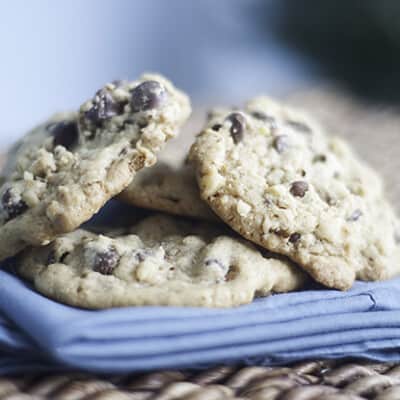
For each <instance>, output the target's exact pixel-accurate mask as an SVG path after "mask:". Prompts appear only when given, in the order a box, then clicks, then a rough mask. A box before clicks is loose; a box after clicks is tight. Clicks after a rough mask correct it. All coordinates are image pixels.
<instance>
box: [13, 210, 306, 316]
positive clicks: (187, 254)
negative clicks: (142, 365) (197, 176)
mask: <svg viewBox="0 0 400 400" xmlns="http://www.w3.org/2000/svg"><path fill="white" fill-rule="evenodd" d="M16 265H17V271H18V273H19V274H20V275H22V276H23V277H25V278H27V279H29V280H31V281H33V283H34V286H35V288H36V289H37V290H38V291H40V292H41V293H43V294H45V295H46V296H48V297H50V298H53V299H56V300H58V301H61V302H64V303H67V304H71V305H75V306H79V307H86V308H109V307H122V306H132V305H175V306H205V307H230V306H236V305H240V304H245V303H249V302H251V301H252V299H253V298H254V296H255V295H258V296H265V295H267V294H269V293H271V292H287V291H291V290H295V289H298V288H300V287H301V286H302V284H303V283H304V281H305V276H304V274H303V273H302V272H301V270H300V269H298V268H296V267H294V266H293V265H292V264H291V262H290V261H287V260H283V259H278V258H273V256H267V255H264V256H263V255H262V253H261V251H260V250H259V249H257V248H256V247H255V246H254V245H253V244H251V243H249V242H247V241H245V240H243V239H241V238H237V237H234V236H231V235H229V233H228V234H227V232H226V231H225V230H223V229H222V228H220V227H217V226H214V225H211V224H208V223H201V222H193V221H189V220H183V219H177V218H172V217H168V216H165V215H155V216H151V217H148V218H145V219H144V220H142V221H140V222H138V223H137V224H135V225H133V226H132V227H130V228H129V229H126V228H124V230H122V231H119V232H116V231H114V232H112V231H111V232H109V233H107V234H94V233H91V232H89V231H85V230H77V231H75V232H71V233H68V234H65V235H62V236H60V237H58V238H57V239H56V240H55V241H54V242H53V243H51V244H49V245H47V246H44V247H40V248H30V249H27V250H25V251H24V252H22V254H21V255H20V256H19V257H18V259H17V261H16Z"/></svg>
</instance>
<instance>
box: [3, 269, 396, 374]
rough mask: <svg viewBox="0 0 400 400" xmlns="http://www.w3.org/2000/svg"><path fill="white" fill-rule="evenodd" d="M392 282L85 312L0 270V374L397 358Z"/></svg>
mask: <svg viewBox="0 0 400 400" xmlns="http://www.w3.org/2000/svg"><path fill="white" fill-rule="evenodd" d="M399 346H400V279H395V280H391V281H387V282H380V283H359V282H357V283H356V284H355V285H354V288H353V289H352V290H350V291H348V292H339V291H335V290H309V291H304V292H297V293H289V294H279V295H274V296H270V297H267V298H263V299H257V300H255V301H254V302H253V303H252V304H249V305H246V306H241V307H237V308H232V309H204V308H178V307H130V308H120V309H112V310H105V311H87V310H82V309H77V308H72V307H68V306H65V305H62V304H59V303H56V302H54V301H52V300H49V299H47V298H45V297H43V296H41V295H40V294H38V293H36V292H34V291H33V290H32V289H31V288H30V287H29V285H27V284H26V283H24V282H22V281H21V280H20V279H18V278H17V277H15V276H14V275H12V274H11V273H9V272H6V271H0V372H1V373H5V372H16V371H24V370H30V369H35V370H38V369H42V370H46V369H51V370H55V369H58V368H59V369H71V368H79V369H84V370H89V371H93V372H107V373H113V372H128V371H139V370H140V371H145V370H154V369H160V368H176V367H196V368H197V367H204V366H209V365H212V364H219V363H224V364H228V363H246V364H258V365H268V364H271V365H272V364H279V363H288V362H292V361H297V360H302V359H309V358H318V357H324V358H338V357H349V356H352V357H353V356H354V357H365V358H370V359H376V360H380V361H389V360H391V361H392V360H393V361H400V350H399Z"/></svg>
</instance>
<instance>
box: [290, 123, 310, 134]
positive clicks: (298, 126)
mask: <svg viewBox="0 0 400 400" xmlns="http://www.w3.org/2000/svg"><path fill="white" fill-rule="evenodd" d="M286 124H287V125H290V126H291V127H292V128H293V129H295V130H296V131H299V132H302V133H311V132H312V131H311V128H310V127H309V126H308V125H307V124H305V123H304V122H299V121H293V120H287V121H286Z"/></svg>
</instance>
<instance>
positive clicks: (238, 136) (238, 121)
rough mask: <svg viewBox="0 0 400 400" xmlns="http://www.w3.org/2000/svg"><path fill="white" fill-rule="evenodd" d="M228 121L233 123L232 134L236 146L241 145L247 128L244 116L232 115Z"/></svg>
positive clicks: (228, 117) (227, 118)
mask: <svg viewBox="0 0 400 400" xmlns="http://www.w3.org/2000/svg"><path fill="white" fill-rule="evenodd" d="M226 121H229V122H230V123H231V128H230V130H229V131H230V133H231V136H232V139H233V142H234V143H235V144H237V143H239V142H241V141H242V139H243V133H244V128H245V123H246V121H245V119H244V116H243V114H240V113H237V112H235V113H232V114H229V115H228V116H227V117H226Z"/></svg>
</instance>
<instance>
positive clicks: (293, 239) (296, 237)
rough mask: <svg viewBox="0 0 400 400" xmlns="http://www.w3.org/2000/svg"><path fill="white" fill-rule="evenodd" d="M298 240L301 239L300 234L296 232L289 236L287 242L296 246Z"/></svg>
mask: <svg viewBox="0 0 400 400" xmlns="http://www.w3.org/2000/svg"><path fill="white" fill-rule="evenodd" d="M300 238H301V235H300V233H298V232H295V233H292V234H291V235H290V236H289V242H290V243H293V244H296V243H297V242H298V241H299V240H300Z"/></svg>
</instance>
